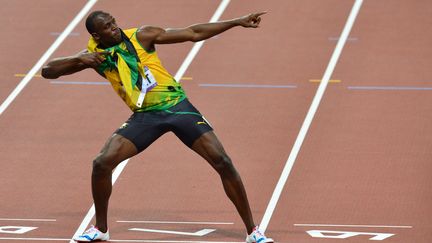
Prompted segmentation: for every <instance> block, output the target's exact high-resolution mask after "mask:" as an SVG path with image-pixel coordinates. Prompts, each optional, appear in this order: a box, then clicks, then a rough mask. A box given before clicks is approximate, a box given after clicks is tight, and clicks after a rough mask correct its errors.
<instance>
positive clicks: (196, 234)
mask: <svg viewBox="0 0 432 243" xmlns="http://www.w3.org/2000/svg"><path fill="white" fill-rule="evenodd" d="M129 230H132V231H142V232H150V233H160V234H174V235H188V236H204V235H208V234H210V233H211V232H213V231H215V229H202V230H199V231H197V232H193V233H191V232H182V231H173V230H155V229H141V228H131V229H129Z"/></svg>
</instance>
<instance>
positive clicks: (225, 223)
mask: <svg viewBox="0 0 432 243" xmlns="http://www.w3.org/2000/svg"><path fill="white" fill-rule="evenodd" d="M117 223H145V224H215V225H232V224H234V223H231V222H191V221H189V222H185V221H149V220H138V221H134V220H117Z"/></svg>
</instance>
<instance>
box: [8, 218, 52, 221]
mask: <svg viewBox="0 0 432 243" xmlns="http://www.w3.org/2000/svg"><path fill="white" fill-rule="evenodd" d="M0 221H36V222H55V221H57V220H56V219H9V218H0Z"/></svg>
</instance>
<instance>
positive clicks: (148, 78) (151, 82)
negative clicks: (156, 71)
mask: <svg viewBox="0 0 432 243" xmlns="http://www.w3.org/2000/svg"><path fill="white" fill-rule="evenodd" d="M156 85H157V81H156V79H155V77H154V76H153V74H152V73H151V71H150V69H149V68H148V67H147V66H144V77H142V86H141V93H140V95H139V97H138V101H137V103H136V105H137V106H138V107H141V106H142V104H143V102H144V98H145V95H146V93H147V92H148V91H150V90H152V89H153V88H154V87H156Z"/></svg>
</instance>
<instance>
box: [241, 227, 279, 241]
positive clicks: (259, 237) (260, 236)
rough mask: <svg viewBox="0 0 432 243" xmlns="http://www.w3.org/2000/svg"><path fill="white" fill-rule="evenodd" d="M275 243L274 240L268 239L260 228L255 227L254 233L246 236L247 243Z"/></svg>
mask: <svg viewBox="0 0 432 243" xmlns="http://www.w3.org/2000/svg"><path fill="white" fill-rule="evenodd" d="M270 242H271V243H273V242H274V241H273V239H272V238H267V237H266V236H265V235H264V233H263V232H261V230H260V229H259V228H258V226H255V228H254V229H253V231H252V233H251V234H250V235H248V236H246V243H270Z"/></svg>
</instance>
